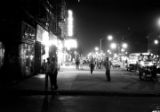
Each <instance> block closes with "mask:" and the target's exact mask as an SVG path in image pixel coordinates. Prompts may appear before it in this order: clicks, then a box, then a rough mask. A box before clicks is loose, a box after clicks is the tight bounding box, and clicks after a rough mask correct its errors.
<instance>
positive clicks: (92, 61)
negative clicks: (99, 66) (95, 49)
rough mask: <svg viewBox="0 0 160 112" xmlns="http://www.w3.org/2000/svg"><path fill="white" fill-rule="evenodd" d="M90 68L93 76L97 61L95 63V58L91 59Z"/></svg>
mask: <svg viewBox="0 0 160 112" xmlns="http://www.w3.org/2000/svg"><path fill="white" fill-rule="evenodd" d="M89 66H90V71H91V74H92V73H93V70H94V67H95V61H94V59H93V58H91V60H90V63H89Z"/></svg>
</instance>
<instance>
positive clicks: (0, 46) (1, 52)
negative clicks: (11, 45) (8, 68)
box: [0, 42, 5, 68]
mask: <svg viewBox="0 0 160 112" xmlns="http://www.w3.org/2000/svg"><path fill="white" fill-rule="evenodd" d="M4 52H5V49H4V47H3V44H2V42H0V68H1V66H2V65H3V61H4Z"/></svg>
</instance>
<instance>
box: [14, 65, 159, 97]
mask: <svg viewBox="0 0 160 112" xmlns="http://www.w3.org/2000/svg"><path fill="white" fill-rule="evenodd" d="M58 85H59V90H58V92H60V93H61V92H62V93H63V92H64V91H66V92H74V91H79V92H87V91H88V92H93V93H94V92H118V93H132V94H133V93H138V94H141V93H142V94H144V93H145V94H146V93H147V94H152V93H154V94H155V93H156V94H157V93H160V82H159V78H158V81H140V80H139V77H138V75H136V73H135V72H134V71H132V72H128V71H126V70H124V69H116V70H111V82H108V81H107V80H106V77H105V71H104V70H95V71H94V72H93V74H92V75H91V74H90V71H89V68H88V67H87V66H86V67H83V69H80V70H76V69H75V68H74V66H73V67H68V68H62V69H61V70H60V71H59V74H58ZM15 88H18V89H20V90H21V89H22V90H24V89H25V90H38V91H44V90H45V89H46V88H45V75H44V74H39V75H37V76H35V77H32V78H30V79H27V80H25V81H23V82H21V83H20V84H18V85H16V86H15ZM48 90H50V89H49V87H48Z"/></svg>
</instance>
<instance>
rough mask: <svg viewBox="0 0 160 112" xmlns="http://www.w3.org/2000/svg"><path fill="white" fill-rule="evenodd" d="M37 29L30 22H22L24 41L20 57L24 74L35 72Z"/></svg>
mask: <svg viewBox="0 0 160 112" xmlns="http://www.w3.org/2000/svg"><path fill="white" fill-rule="evenodd" d="M35 33H36V32H35V29H34V28H33V27H32V26H30V25H29V24H27V23H25V22H23V23H22V43H21V45H20V58H21V67H22V74H23V75H24V76H29V75H33V74H34V63H35Z"/></svg>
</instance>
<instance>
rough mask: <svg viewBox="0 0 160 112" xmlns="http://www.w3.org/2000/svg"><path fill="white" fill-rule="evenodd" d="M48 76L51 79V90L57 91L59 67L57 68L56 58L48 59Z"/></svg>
mask: <svg viewBox="0 0 160 112" xmlns="http://www.w3.org/2000/svg"><path fill="white" fill-rule="evenodd" d="M46 69H47V70H46V75H47V76H49V79H50V87H51V90H57V89H58V85H57V75H58V67H57V59H56V57H49V58H47V67H46Z"/></svg>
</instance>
